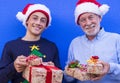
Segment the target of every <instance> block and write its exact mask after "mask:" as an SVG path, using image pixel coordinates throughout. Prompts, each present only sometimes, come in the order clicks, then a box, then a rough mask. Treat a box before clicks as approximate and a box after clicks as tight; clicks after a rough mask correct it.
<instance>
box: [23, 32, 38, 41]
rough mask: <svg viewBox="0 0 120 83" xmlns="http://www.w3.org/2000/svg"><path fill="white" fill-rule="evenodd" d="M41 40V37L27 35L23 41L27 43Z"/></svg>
mask: <svg viewBox="0 0 120 83" xmlns="http://www.w3.org/2000/svg"><path fill="white" fill-rule="evenodd" d="M39 39H40V36H33V35H27V34H26V35H25V36H24V37H23V38H22V40H25V41H38V40H39Z"/></svg>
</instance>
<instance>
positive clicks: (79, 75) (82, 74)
mask: <svg viewBox="0 0 120 83" xmlns="http://www.w3.org/2000/svg"><path fill="white" fill-rule="evenodd" d="M73 77H74V78H76V79H78V80H81V81H85V80H90V74H88V73H87V70H81V69H79V68H77V69H75V72H74V76H73Z"/></svg>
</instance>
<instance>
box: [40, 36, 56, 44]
mask: <svg viewBox="0 0 120 83" xmlns="http://www.w3.org/2000/svg"><path fill="white" fill-rule="evenodd" d="M40 41H41V42H42V44H46V46H47V45H50V46H56V44H55V43H54V42H53V41H50V40H48V39H46V38H43V37H42V38H41V39H40Z"/></svg>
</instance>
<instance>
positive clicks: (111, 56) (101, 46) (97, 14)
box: [65, 0, 120, 83]
mask: <svg viewBox="0 0 120 83" xmlns="http://www.w3.org/2000/svg"><path fill="white" fill-rule="evenodd" d="M108 9H109V6H108V5H106V4H103V5H101V4H99V3H98V2H97V1H95V0H79V1H78V3H77V6H76V9H75V22H76V23H77V24H78V25H79V26H80V27H81V29H82V30H83V32H84V33H85V35H83V36H78V37H76V38H75V39H73V40H72V42H71V44H70V47H69V52H68V63H69V62H71V61H73V60H78V61H80V63H81V64H86V63H87V60H88V59H89V58H90V57H91V56H94V55H97V56H98V57H99V58H100V60H101V61H100V62H99V63H101V64H102V65H103V71H102V73H101V74H100V75H99V76H96V77H94V78H91V80H88V81H79V80H77V83H119V82H120V64H119V63H120V35H119V34H116V33H110V32H106V31H105V30H104V28H103V27H101V26H100V22H101V20H102V17H103V15H104V14H105V13H107V11H108ZM65 77H66V80H67V81H73V80H74V78H72V77H69V76H67V75H65Z"/></svg>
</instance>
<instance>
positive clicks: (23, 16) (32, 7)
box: [16, 4, 52, 27]
mask: <svg viewBox="0 0 120 83" xmlns="http://www.w3.org/2000/svg"><path fill="white" fill-rule="evenodd" d="M34 12H42V13H43V14H44V15H45V16H46V17H47V25H46V27H48V26H49V25H50V24H51V19H52V18H51V14H50V10H49V9H48V8H47V7H46V6H45V5H43V4H27V5H26V7H25V8H24V9H23V11H22V12H18V13H17V15H16V17H17V19H18V20H19V21H21V22H23V25H24V26H25V27H27V26H26V21H27V19H28V18H29V16H30V15H31V14H32V13H34Z"/></svg>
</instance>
